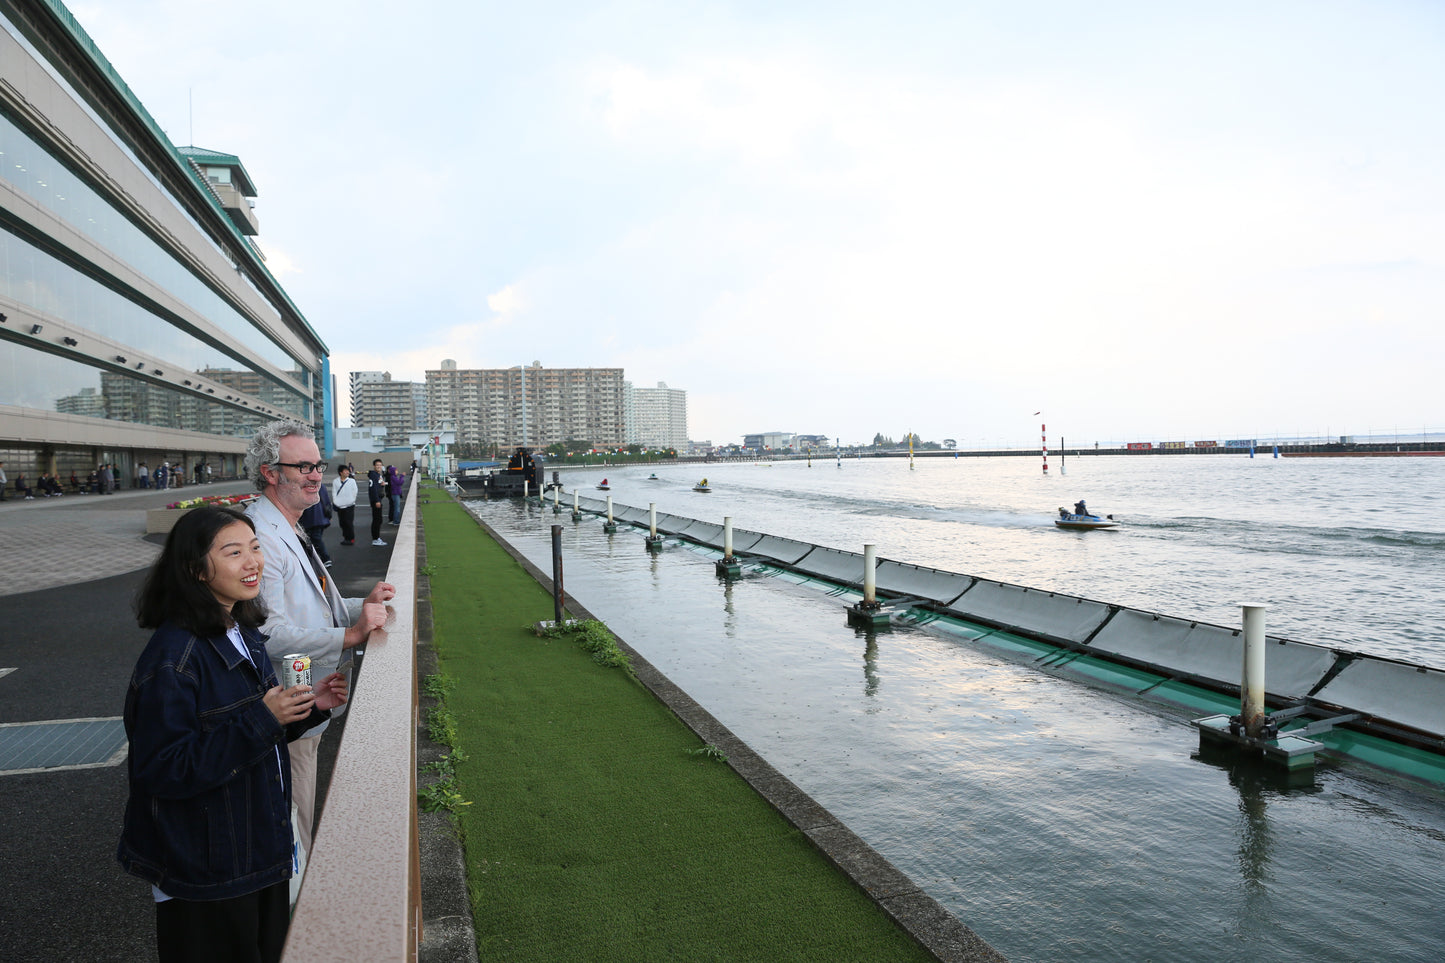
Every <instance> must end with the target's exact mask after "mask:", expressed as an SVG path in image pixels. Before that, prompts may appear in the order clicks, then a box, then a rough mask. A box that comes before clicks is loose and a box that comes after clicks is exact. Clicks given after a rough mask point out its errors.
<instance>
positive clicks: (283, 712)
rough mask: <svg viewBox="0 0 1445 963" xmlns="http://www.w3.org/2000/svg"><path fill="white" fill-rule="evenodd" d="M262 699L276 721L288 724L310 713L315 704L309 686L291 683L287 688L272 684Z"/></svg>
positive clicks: (314, 698) (284, 724)
mask: <svg viewBox="0 0 1445 963" xmlns="http://www.w3.org/2000/svg"><path fill="white" fill-rule="evenodd" d="M262 701H264V702H265V703H266V708H268V709H270V710H271V715H273V716H275V717H276V721H277V722H279V723H281V725H283V726H289V725H290V724H291V723H293V722H300V721H301V720H302V719H305V718H306V717H307V716H309V715H311V706H312V705H314V704H315V702H316V697H315V696H313V695H312V694H311V687H310V686H305V685H293V686H292V687H291V688H289V689H283V688H281V687H280V686H279V685H278V686H273V687H272V688H271V690H270V691H269V692H267V693H266V695H265V696H264V697H263V699H262ZM343 701H345V700H343Z"/></svg>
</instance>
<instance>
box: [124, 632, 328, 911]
mask: <svg viewBox="0 0 1445 963" xmlns="http://www.w3.org/2000/svg"><path fill="white" fill-rule="evenodd" d="M242 635H243V637H244V638H245V640H246V645H247V648H248V649H250V652H251V660H250V661H249V662H248V661H247V660H246V659H244V658H242V657H241V653H240V652H238V651H237V650H236V647H235V645H233V644H232V643H231V640H230V639H228V638H227V637H226V636H225V635H224V634H222V635H217V636H212V637H210V638H201V637H198V636H195V635H192V634H191V633H190V632H188V631H186V630H185V629H182V628H179V627H178V626H176V625H174V624H173V623H170V622H167V623H166V624H165V625H162V626H161V627H160V628H159V629H157V630H156V632H155V634H154V635H152V636H151V639H150V642H149V643H147V644H146V647H145V650H144V651H143V652H142V653H141V656H140V659H139V660H138V661H137V662H136V667H135V674H134V675H133V676H132V677H131V682H130V688H129V690H128V691H127V693H126V699H125V731H126V735H127V737H128V738H129V740H130V755H129V758H128V760H127V762H126V766H127V768H128V770H129V777H130V798H129V800H127V802H126V807H125V825H124V829H123V830H122V832H121V838H120V846H119V848H118V849H117V851H116V858H117V859H119V860H120V864H121V866H122V867H123V868H124V869H125V871H126V872H128V873H131V874H133V875H135V876H139V877H140V878H142V879H144V880H146V881H148V882H150V883H152V884H153V885H155V886H158V887H160V889H161V890H162V892H164V893H165V894H166V895H167V896H172V897H176V898H178V899H189V900H217V899H229V898H231V897H234V896H244V895H246V894H247V893H253V892H256V891H257V890H260V889H263V888H265V887H267V886H270V885H272V884H274V883H278V882H281V881H283V880H286V879H289V878H290V877H291V764H290V757H289V756H288V754H287V752H286V742H287V741H289V740H291V739H295V738H297V737H299V736H300V735H301V733H302V732H304V731H305V730H306V729H308V728H310V727H312V726H315V725H318V724H319V723H320V722H321V721H322V720H324V719H325V718H326V717H327V716H328V715H329V713H327V712H325V711H323V710H320V709H314V708H313V709H312V711H311V715H309V716H307V717H306V718H305V719H303V720H301V721H300V722H296V723H292V724H291V725H289V726H286V727H285V728H284V729H283V727H282V726H281V725H280V723H278V722H277V721H276V717H275V716H274V715H272V714H271V710H270V709H268V708H266V705H265V703H264V702H263V701H262V698H263V697H264V696H265V694H266V692H267V690H269V689H270V688H271V687H272V686H274V685H276V684H277V683H276V673H275V670H273V669H272V668H271V660H270V659H269V658H267V656H266V646H265V641H264V640H265V637H264V636H262V635H261V634H260V633H258V632H256V631H254V630H252V629H245V628H243V629H242ZM258 666H259V667H260V668H259V670H258V668H257V667H258ZM278 747H279V749H280V761H279V765H278V761H277V749H278Z"/></svg>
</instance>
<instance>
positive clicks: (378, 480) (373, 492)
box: [366, 458, 386, 545]
mask: <svg viewBox="0 0 1445 963" xmlns="http://www.w3.org/2000/svg"><path fill="white" fill-rule="evenodd" d="M366 482H367V485H366V500H367V501H369V502H371V544H373V545H385V544H386V543H385V542H383V541H382V540H381V520H382V519H383V518H384V517H386V509H385V508H384V507H383V506H384V504H385V502H386V474H385V473H384V472H382V470H381V459H380V458H377V459H375V460H374V461H372V463H371V471H369V472H367V473H366Z"/></svg>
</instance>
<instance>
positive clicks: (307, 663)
mask: <svg viewBox="0 0 1445 963" xmlns="http://www.w3.org/2000/svg"><path fill="white" fill-rule="evenodd" d="M310 684H311V656H309V655H286V656H282V657H281V686H282V688H285V689H289V688H291V687H292V686H295V685H310Z"/></svg>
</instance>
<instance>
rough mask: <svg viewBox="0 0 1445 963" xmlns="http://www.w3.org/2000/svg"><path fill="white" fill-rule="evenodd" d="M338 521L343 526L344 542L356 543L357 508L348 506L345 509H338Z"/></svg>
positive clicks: (342, 537) (342, 535) (342, 536)
mask: <svg viewBox="0 0 1445 963" xmlns="http://www.w3.org/2000/svg"><path fill="white" fill-rule="evenodd" d="M336 520H337V521H338V522H339V523H340V524H341V539H342V541H345V542H354V541H356V506H355V505H348V506H346V507H345V508H338V509H337V510H336Z"/></svg>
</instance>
